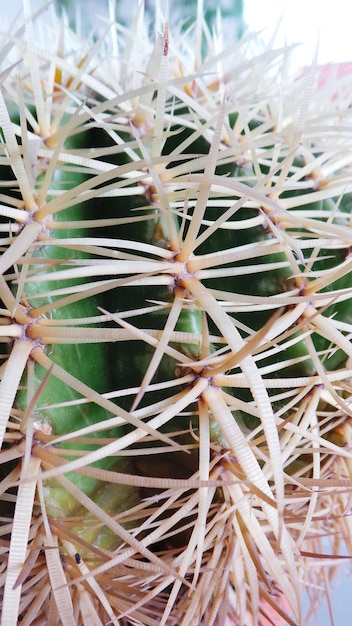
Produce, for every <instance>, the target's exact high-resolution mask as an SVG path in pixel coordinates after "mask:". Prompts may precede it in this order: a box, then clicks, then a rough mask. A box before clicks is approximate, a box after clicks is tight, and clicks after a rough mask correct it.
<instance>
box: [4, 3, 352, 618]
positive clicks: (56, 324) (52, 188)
mask: <svg viewBox="0 0 352 626" xmlns="http://www.w3.org/2000/svg"><path fill="white" fill-rule="evenodd" d="M28 6H29V5H28V2H27V1H25V2H24V8H25V15H26V17H27V19H26V29H25V34H26V36H25V37H22V36H21V31H18V32H17V33H15V34H14V35H13V37H12V38H9V40H8V47H7V49H6V50H7V55H8V56H7V57H6V58H5V59H4V60H3V64H4V63H5V65H6V62H7V59H12V55H15V47H16V46H18V47H19V50H20V60H21V63H20V80H18V75H19V71H18V68H17V66H16V65H15V66H14V67H10V68H9V69H8V70H7V71H4V72H3V74H2V92H1V94H2V95H1V99H0V126H1V139H2V146H1V150H2V152H1V157H0V158H1V161H0V166H1V172H2V173H1V181H2V183H1V185H2V193H1V215H2V216H3V217H2V223H1V229H2V233H3V238H2V251H3V254H2V257H1V261H0V264H1V272H2V274H1V280H0V297H1V301H2V304H1V314H2V325H1V327H2V328H3V331H2V337H3V340H4V342H5V345H6V348H7V350H6V354H4V357H3V363H2V365H1V383H0V435H1V441H2V450H1V453H0V462H1V468H2V481H1V483H0V484H1V487H2V489H1V493H2V494H3V495H2V496H1V497H2V498H3V503H4V510H5V514H4V516H3V518H2V523H3V531H2V535H3V542H4V550H3V553H2V557H1V560H2V565H3V569H2V571H3V572H4V573H5V572H6V580H5V574H4V579H3V580H4V582H3V599H2V607H3V616H2V620H3V621H2V624H3V626H10V625H11V624H16V623H17V620H18V619H19V618H21V620H22V621H21V623H24V624H31V623H32V622H33V620H34V621H35V620H36V622H35V623H50V624H63V625H64V626H73V625H74V624H90V623H92V624H93V623H94V624H102V623H106V622H107V621H112V623H116V624H117V623H120V624H142V625H148V626H149V625H151V626H153V625H154V624H155V625H156V624H168V625H169V624H170V625H175V626H176V625H183V626H186V625H188V624H191V623H192V624H193V623H194V624H199V625H200V624H209V625H210V624H214V625H216V626H220V625H222V624H227V623H231V624H239V625H243V624H245V622H246V619H248V614H250V615H251V618H250V619H252V621H253V623H258V620H259V619H264V616H265V612H266V611H269V610H271V611H274V613H276V616H277V619H279V618H281V619H282V620H283V622H284V623H289V624H301V623H303V622H302V620H303V617H302V611H301V594H302V581H303V583H304V582H305V581H308V584H309V585H312V586H313V585H314V586H315V585H316V586H319V583H320V579H319V575H320V574H319V573H317V570H315V569H314V567H311V562H312V555H314V554H316V555H317V556H320V555H322V554H325V553H326V550H327V547H326V546H324V547H323V544H322V542H323V537H324V536H325V537H326V536H330V537H331V552H332V554H333V555H334V556H336V559H337V558H338V556H339V554H340V552H341V551H342V548H343V546H344V545H347V546H350V543H351V528H350V524H349V522H348V519H349V518H348V517H347V516H346V513H347V512H348V507H349V493H348V489H349V483H350V477H351V452H350V448H349V445H350V426H351V425H350V416H351V408H350V402H349V398H350V395H351V394H350V390H351V386H350V379H351V373H352V368H351V365H350V363H351V356H352V349H351V343H350V337H351V331H352V321H351V313H350V299H351V287H352V285H351V256H350V249H351V211H350V207H351V191H352V183H351V160H352V157H351V150H350V144H349V142H350V139H349V135H350V133H349V130H348V123H349V121H350V116H351V112H350V111H351V109H350V108H349V106H348V105H349V103H350V95H351V94H350V93H348V88H347V87H346V84H344V83H343V82H342V85H341V86H340V87H336V85H335V86H334V94H335V96H334V97H333V93H332V92H331V88H330V87H329V85H328V84H326V85H325V87H324V86H323V87H320V88H319V89H318V88H317V82H318V80H317V78H318V75H319V71H318V69H317V70H316V77H315V75H314V72H313V71H312V70H310V71H308V72H307V74H305V75H302V76H301V77H295V78H292V77H291V76H290V75H289V74H288V73H287V67H288V59H287V55H288V51H287V50H284V51H275V50H263V51H262V52H261V54H258V55H256V56H255V57H253V56H251V52H250V48H251V45H252V44H253V39H251V37H249V36H247V38H245V39H244V40H243V41H241V42H239V43H236V44H234V45H233V46H232V47H231V48H230V49H226V50H221V49H219V46H218V43H219V40H220V33H218V32H214V34H213V36H211V34H210V33H209V32H208V30H207V27H206V24H205V23H203V22H202V20H201V17H198V22H197V24H196V28H195V30H194V32H193V29H192V28H191V29H190V30H189V31H187V32H186V33H178V32H177V31H175V32H173V31H172V30H169V27H168V23H167V20H165V19H164V21H163V23H162V25H161V28H160V29H159V30H160V31H161V33H162V34H160V35H158V36H157V37H156V41H155V42H153V43H151V41H150V39H149V38H148V37H147V35H146V34H145V33H146V21H145V17H144V14H143V5H142V4H139V8H138V11H137V12H136V15H135V17H134V20H133V22H132V25H131V29H130V31H128V32H126V33H125V34H124V36H125V39H124V43H121V41H120V33H119V32H118V28H116V29H111V38H112V40H111V41H112V45H111V50H112V51H113V53H114V54H113V55H112V54H111V51H109V50H106V49H105V48H104V46H105V43H104V41H97V42H95V43H94V45H92V46H91V48H88V47H85V46H84V44H82V43H81V42H78V41H77V40H76V39H72V41H71V40H70V35H69V33H66V32H64V34H63V35H60V37H59V38H58V41H57V43H56V44H55V46H53V47H51V48H50V49H45V50H43V49H42V48H40V47H39V46H36V38H35V33H36V29H37V28H39V29H40V27H41V24H42V20H44V17H43V16H41V15H39V17H37V19H34V18H31V17H29V16H28ZM46 28H50V24H49V25H46ZM52 28H53V32H54V31H55V29H56V26H55V25H52ZM117 33H118V34H119V37H117ZM136 33H137V36H136ZM193 35H194V37H195V43H194V45H193V48H192V43H190V42H191V41H192V39H191V38H192V36H193ZM109 36H110V35H109ZM204 41H206V43H207V46H208V50H207V52H206V53H205V52H204ZM192 49H193V50H195V51H196V54H195V59H193V58H192V56H191V53H190V50H192ZM7 65H8V66H9V65H10V63H7ZM14 489H15V490H16V491H15V492H14V491H13V490H14ZM14 493H15V495H14ZM332 507H333V514H332ZM12 516H13V521H12ZM326 561H327V562H326V567H327V568H328V567H329V560H328V559H327V560H326ZM331 562H332V561H331ZM334 564H335V562H334ZM303 587H304V584H303ZM316 594H318V592H316ZM280 598H284V599H285V604H283V603H282V602H280Z"/></svg>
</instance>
